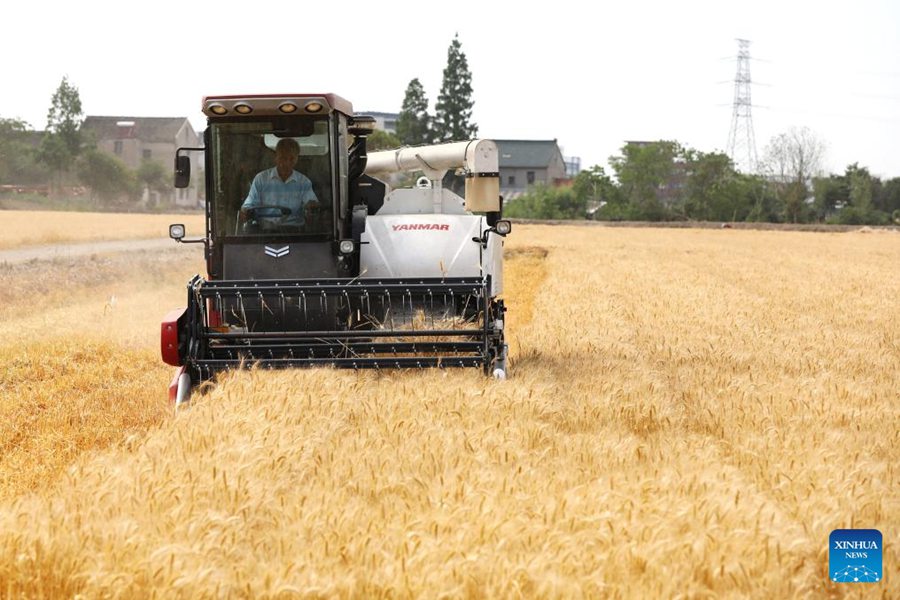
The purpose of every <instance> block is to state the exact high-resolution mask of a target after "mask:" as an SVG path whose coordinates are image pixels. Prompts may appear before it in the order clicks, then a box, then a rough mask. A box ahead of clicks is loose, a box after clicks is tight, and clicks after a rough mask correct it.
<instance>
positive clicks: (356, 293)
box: [162, 94, 511, 404]
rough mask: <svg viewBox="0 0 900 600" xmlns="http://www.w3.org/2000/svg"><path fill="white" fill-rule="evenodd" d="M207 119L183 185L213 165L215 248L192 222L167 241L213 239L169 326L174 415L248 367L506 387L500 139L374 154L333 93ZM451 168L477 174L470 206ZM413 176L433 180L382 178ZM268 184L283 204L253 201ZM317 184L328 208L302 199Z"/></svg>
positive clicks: (182, 173) (231, 108)
mask: <svg viewBox="0 0 900 600" xmlns="http://www.w3.org/2000/svg"><path fill="white" fill-rule="evenodd" d="M203 112H204V113H205V114H206V115H207V118H208V127H207V129H206V131H205V133H204V142H205V143H204V148H180V149H179V150H178V152H177V153H176V158H175V185H176V187H186V186H187V185H188V184H189V181H190V173H191V155H189V154H188V152H191V151H197V152H200V151H202V152H203V153H204V154H205V161H204V164H205V183H206V197H207V199H206V236H205V237H204V238H202V239H185V238H184V235H185V231H184V226H183V225H172V226H171V227H170V235H171V237H173V238H174V239H175V240H177V241H180V242H184V243H203V244H204V246H205V250H206V252H205V256H206V265H207V272H208V276H207V277H206V278H203V277H200V276H199V275H197V276H195V277H194V278H193V279H192V280H191V281H190V283H189V284H188V294H187V307H186V308H184V309H179V310H176V311H173V312H171V313H170V314H169V315H167V317H166V318H165V320H164V321H163V323H162V355H163V360H164V361H165V362H167V363H168V364H171V365H174V366H177V367H178V371H177V373H176V376H175V378H174V379H173V381H172V384H171V385H170V387H169V395H170V397H171V398H173V399H174V400H175V401H176V403H178V404H180V403H182V402H184V401H186V400H187V399H188V398H189V394H190V390H191V388H192V386H195V385H197V384H198V383H200V382H202V381H206V380H209V379H212V378H213V377H214V376H215V375H216V373H218V372H221V371H223V370H226V369H231V368H238V367H245V366H251V365H258V366H259V367H261V368H285V367H307V366H334V367H346V368H355V369H387V368H426V367H438V368H447V367H480V368H482V369H483V370H484V372H485V374H488V375H493V376H495V377H500V378H504V377H505V376H506V356H507V346H506V343H505V341H504V331H503V329H504V317H503V315H504V312H505V308H504V306H503V300H502V299H500V298H499V296H500V294H501V292H502V289H503V237H504V236H506V235H507V234H508V233H509V232H510V228H511V226H510V224H509V221H504V220H502V219H501V212H500V211H501V202H500V196H499V168H498V153H497V146H496V144H494V142H492V141H489V140H472V141H466V142H454V143H448V144H439V145H431V146H418V147H408V148H401V149H399V150H394V151H382V152H373V153H371V154H367V153H366V136H367V135H368V134H369V133H371V131H372V130H373V128H374V119H372V118H371V117H366V116H356V115H354V114H353V109H352V107H351V105H350V103H349V102H347V101H346V100H344V99H342V98H341V97H339V96H336V95H334V94H295V95H263V96H218V97H207V98H204V100H203ZM283 140H292V141H291V142H283ZM284 146H290V147H292V148H293V149H294V150H295V151H294V152H291V151H289V150H290V149H287V150H286V149H285V148H283V147H284ZM276 148H278V151H277V153H276ZM285 153H286V154H288V155H290V156H294V155H297V154H299V156H298V157H297V159H296V162H295V166H294V169H295V170H296V172H299V173H300V174H302V176H300V177H297V176H296V175H295V174H292V173H291V170H290V169H289V168H288V169H287V170H286V171H283V170H282V169H283V167H282V166H281V165H280V163H278V165H279V166H277V167H276V168H272V167H273V164H276V154H277V155H278V156H282V155H283V154H285ZM278 160H283V158H279V159H278ZM288 161H289V162H293V158H289V159H288ZM267 170H269V171H267ZM448 170H456V171H457V172H461V173H463V174H464V175H465V198H462V197H460V196H458V195H457V194H455V193H453V192H451V191H450V190H447V189H444V188H443V186H442V180H443V177H444V175H445V174H446V173H447V171H448ZM407 171H408V172H412V171H421V172H422V173H424V177H422V178H420V179H419V181H418V182H417V183H416V185H415V186H414V187H412V188H400V189H394V190H391V189H390V186H389V185H388V184H387V183H385V182H384V181H383V180H382V179H387V178H390V177H394V178H396V177H397V175H396V174H398V173H401V172H407ZM257 174H260V175H259V176H257ZM276 175H277V178H278V179H277V180H276V179H275V177H276ZM259 177H269V178H270V179H267V180H266V181H268V182H269V183H268V184H267V185H271V186H274V187H275V188H277V189H278V190H282V188H281V187H279V184H283V185H284V186H286V187H285V188H284V190H285V192H284V194H282V195H281V196H278V197H276V196H273V198H276V200H266V199H265V195H264V194H262V195H261V194H260V193H259V192H260V190H264V188H263V187H258V188H257V190H256V191H255V192H251V187H257V186H259V185H260V183H259V182H258V181H257V183H254V181H255V180H258V179H259ZM377 177H381V179H379V178H377ZM307 180H308V182H307ZM307 183H308V184H310V185H311V187H312V191H313V193H314V194H315V201H311V200H310V198H309V194H308V189H307V190H305V191H303V194H304V197H303V198H302V199H293V198H291V197H290V196H291V194H292V193H293V191H292V190H294V189H296V188H291V187H290V186H291V185H296V186H298V187H299V188H303V186H305V185H306V184H307ZM251 197H253V200H252V201H251Z"/></svg>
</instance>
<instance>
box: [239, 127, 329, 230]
mask: <svg viewBox="0 0 900 600" xmlns="http://www.w3.org/2000/svg"><path fill="white" fill-rule="evenodd" d="M299 157H300V145H299V144H298V143H297V141H296V140H294V139H291V138H283V139H281V140H279V141H278V144H277V145H276V146H275V166H274V167H272V168H271V169H266V170H265V171H260V172H259V173H257V174H256V177H254V178H253V183H252V184H250V193H248V194H247V199H246V200H244V203H243V204H242V205H241V213H240V221H241V222H242V223H243V222H246V221H247V220H248V218H249V217H250V211H249V210H248V209H252V208H258V207H266V208H267V207H273V208H274V207H283V208H287V209H289V210H290V211H291V212H290V214H288V215H286V216H284V217H282V216H281V214H280V213H275V212H274V211H266V212H260V213H259V215H258V218H260V219H263V220H270V219H271V220H272V221H274V222H275V223H277V224H279V225H289V226H292V227H297V228H298V229H301V228H302V227H303V226H304V225H305V224H306V216H305V213H306V211H307V210H308V209H312V208H318V207H319V200H318V198H316V194H315V192H314V191H313V187H312V182H311V181H310V180H309V178H308V177H306V176H305V175H303V174H301V173H300V172H298V171H295V170H294V166H295V165H296V164H297V159H298V158H299Z"/></svg>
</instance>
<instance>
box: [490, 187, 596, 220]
mask: <svg viewBox="0 0 900 600" xmlns="http://www.w3.org/2000/svg"><path fill="white" fill-rule="evenodd" d="M503 214H504V216H508V217H514V218H526V219H584V218H585V217H586V216H587V202H586V199H584V198H579V197H578V195H577V194H576V193H575V191H574V190H573V189H572V187H570V186H566V187H550V186H548V185H546V184H543V183H540V184H537V185H535V186H533V187H531V188H530V189H529V190H528V193H527V194H524V195H523V196H520V197H518V198H516V199H515V200H511V201H509V202H505V203H504V206H503Z"/></svg>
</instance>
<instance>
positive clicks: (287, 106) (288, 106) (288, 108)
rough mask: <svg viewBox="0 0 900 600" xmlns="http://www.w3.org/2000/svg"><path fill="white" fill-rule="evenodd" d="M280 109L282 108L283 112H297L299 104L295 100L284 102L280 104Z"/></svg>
mask: <svg viewBox="0 0 900 600" xmlns="http://www.w3.org/2000/svg"><path fill="white" fill-rule="evenodd" d="M278 110H280V111H281V112H283V113H292V112H296V110H297V105H296V104H294V103H293V102H282V103H281V104H279V105H278Z"/></svg>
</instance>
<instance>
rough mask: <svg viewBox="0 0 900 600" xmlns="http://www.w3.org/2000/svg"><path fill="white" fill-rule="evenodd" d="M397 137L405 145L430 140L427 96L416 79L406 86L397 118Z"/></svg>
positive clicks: (426, 142) (413, 144) (423, 142)
mask: <svg viewBox="0 0 900 600" xmlns="http://www.w3.org/2000/svg"><path fill="white" fill-rule="evenodd" d="M397 137H398V138H400V143H401V144H404V145H407V146H418V145H421V144H428V143H430V142H431V117H430V116H429V115H428V98H427V97H426V96H425V89H424V88H423V87H422V84H421V83H420V82H419V80H418V79H413V80H412V81H410V82H409V85H408V86H407V87H406V95H405V96H404V97H403V107H402V108H401V110H400V116H399V117H398V119H397Z"/></svg>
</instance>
